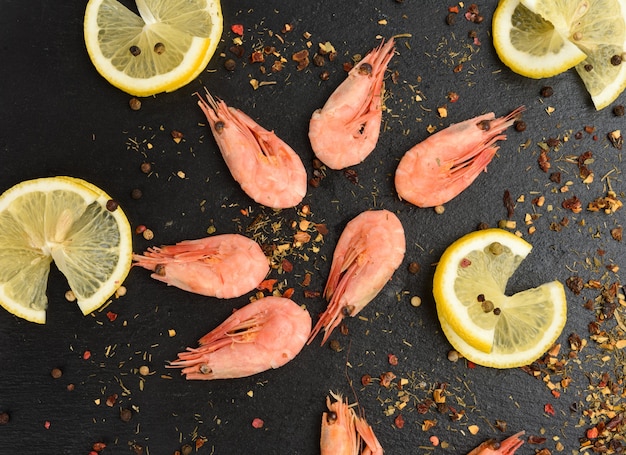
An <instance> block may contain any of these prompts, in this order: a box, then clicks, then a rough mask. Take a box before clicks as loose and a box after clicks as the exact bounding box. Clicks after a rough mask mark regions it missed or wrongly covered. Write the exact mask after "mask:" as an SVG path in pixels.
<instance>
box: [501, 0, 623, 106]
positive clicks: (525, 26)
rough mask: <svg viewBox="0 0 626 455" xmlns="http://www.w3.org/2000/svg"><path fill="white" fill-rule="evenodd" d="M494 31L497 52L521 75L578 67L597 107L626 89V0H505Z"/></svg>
mask: <svg viewBox="0 0 626 455" xmlns="http://www.w3.org/2000/svg"><path fill="white" fill-rule="evenodd" d="M492 31H493V43H494V47H495V49H496V52H497V54H498V56H499V57H500V59H501V60H502V62H503V63H504V64H505V65H507V66H508V67H509V68H511V69H512V70H513V71H515V72H516V73H518V74H521V75H523V76H526V77H533V78H544V77H551V76H555V75H557V74H559V73H562V72H564V71H566V70H568V69H569V68H571V67H575V68H576V71H577V73H578V75H579V76H580V77H581V79H582V81H583V83H584V84H585V88H586V89H587V91H588V92H589V94H590V95H591V99H592V101H593V104H594V106H595V107H596V109H597V110H600V109H603V108H605V107H606V106H608V105H609V104H611V103H612V102H613V101H615V99H617V97H618V96H619V95H620V94H621V93H622V92H623V91H624V88H626V64H625V63H622V59H623V58H626V54H625V50H626V0H584V1H581V0H501V1H500V3H499V4H498V7H497V8H496V11H495V12H494V17H493V23H492Z"/></svg>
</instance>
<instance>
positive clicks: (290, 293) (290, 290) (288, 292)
mask: <svg viewBox="0 0 626 455" xmlns="http://www.w3.org/2000/svg"><path fill="white" fill-rule="evenodd" d="M294 292H295V290H294V288H288V289H285V292H283V297H284V298H286V299H290V298H291V297H292V296H293V293H294Z"/></svg>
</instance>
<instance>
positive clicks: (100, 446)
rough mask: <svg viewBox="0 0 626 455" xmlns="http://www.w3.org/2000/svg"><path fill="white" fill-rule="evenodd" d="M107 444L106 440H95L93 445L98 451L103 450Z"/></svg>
mask: <svg viewBox="0 0 626 455" xmlns="http://www.w3.org/2000/svg"><path fill="white" fill-rule="evenodd" d="M106 446H107V445H106V444H105V443H104V442H94V443H93V446H92V447H91V448H92V449H93V450H95V451H96V452H102V451H103V450H104V449H105V447H106Z"/></svg>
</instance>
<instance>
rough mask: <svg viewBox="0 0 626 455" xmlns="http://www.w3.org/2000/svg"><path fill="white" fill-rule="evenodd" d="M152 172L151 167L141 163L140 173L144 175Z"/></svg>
mask: <svg viewBox="0 0 626 455" xmlns="http://www.w3.org/2000/svg"><path fill="white" fill-rule="evenodd" d="M151 171H152V165H151V164H150V163H147V162H143V163H141V172H143V173H144V174H149V173H150V172H151Z"/></svg>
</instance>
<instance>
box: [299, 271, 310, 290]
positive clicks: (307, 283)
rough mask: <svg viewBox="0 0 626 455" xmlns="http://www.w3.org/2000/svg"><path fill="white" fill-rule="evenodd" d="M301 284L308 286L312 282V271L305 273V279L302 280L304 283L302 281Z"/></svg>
mask: <svg viewBox="0 0 626 455" xmlns="http://www.w3.org/2000/svg"><path fill="white" fill-rule="evenodd" d="M300 284H301V286H303V287H307V286H308V285H309V284H311V274H310V273H305V274H304V279H303V280H302V283H300Z"/></svg>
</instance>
